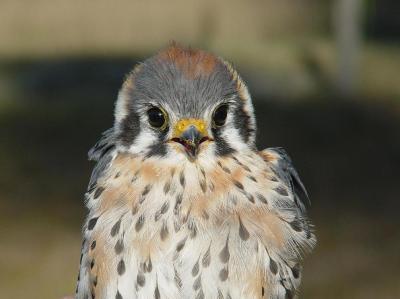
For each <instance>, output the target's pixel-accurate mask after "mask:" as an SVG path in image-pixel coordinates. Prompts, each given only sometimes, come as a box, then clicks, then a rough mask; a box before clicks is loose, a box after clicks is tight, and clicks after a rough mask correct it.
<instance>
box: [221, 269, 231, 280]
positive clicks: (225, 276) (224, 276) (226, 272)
mask: <svg viewBox="0 0 400 299" xmlns="http://www.w3.org/2000/svg"><path fill="white" fill-rule="evenodd" d="M228 275H229V270H228V268H223V269H222V270H221V271H219V279H220V280H221V281H225V280H227V279H228Z"/></svg>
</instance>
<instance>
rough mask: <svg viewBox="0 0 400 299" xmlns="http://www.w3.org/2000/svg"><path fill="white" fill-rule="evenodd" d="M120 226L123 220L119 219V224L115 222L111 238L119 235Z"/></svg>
mask: <svg viewBox="0 0 400 299" xmlns="http://www.w3.org/2000/svg"><path fill="white" fill-rule="evenodd" d="M120 226H121V219H119V220H118V221H117V222H115V224H114V225H113V227H112V228H111V232H110V234H111V237H114V236H115V235H116V234H118V232H119V228H120Z"/></svg>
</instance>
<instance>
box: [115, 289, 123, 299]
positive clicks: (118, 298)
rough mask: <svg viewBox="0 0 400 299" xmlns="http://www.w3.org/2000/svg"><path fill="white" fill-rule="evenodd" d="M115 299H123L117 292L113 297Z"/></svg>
mask: <svg viewBox="0 0 400 299" xmlns="http://www.w3.org/2000/svg"><path fill="white" fill-rule="evenodd" d="M115 299H123V298H122V295H121V293H120V292H119V291H117V294H116V295H115Z"/></svg>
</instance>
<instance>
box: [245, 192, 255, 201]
mask: <svg viewBox="0 0 400 299" xmlns="http://www.w3.org/2000/svg"><path fill="white" fill-rule="evenodd" d="M246 198H247V200H248V201H250V202H251V203H255V200H254V196H253V195H251V194H250V193H246Z"/></svg>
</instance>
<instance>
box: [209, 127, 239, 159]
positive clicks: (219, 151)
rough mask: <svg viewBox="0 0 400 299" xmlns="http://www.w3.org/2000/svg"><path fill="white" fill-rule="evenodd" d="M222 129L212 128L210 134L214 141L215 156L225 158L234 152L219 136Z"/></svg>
mask: <svg viewBox="0 0 400 299" xmlns="http://www.w3.org/2000/svg"><path fill="white" fill-rule="evenodd" d="M221 130H222V128H213V129H212V133H213V136H214V140H215V154H216V155H217V156H226V155H229V154H231V153H233V152H234V151H235V150H234V149H233V148H231V147H230V146H229V144H228V143H227V142H226V141H225V140H224V138H222V136H221Z"/></svg>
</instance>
